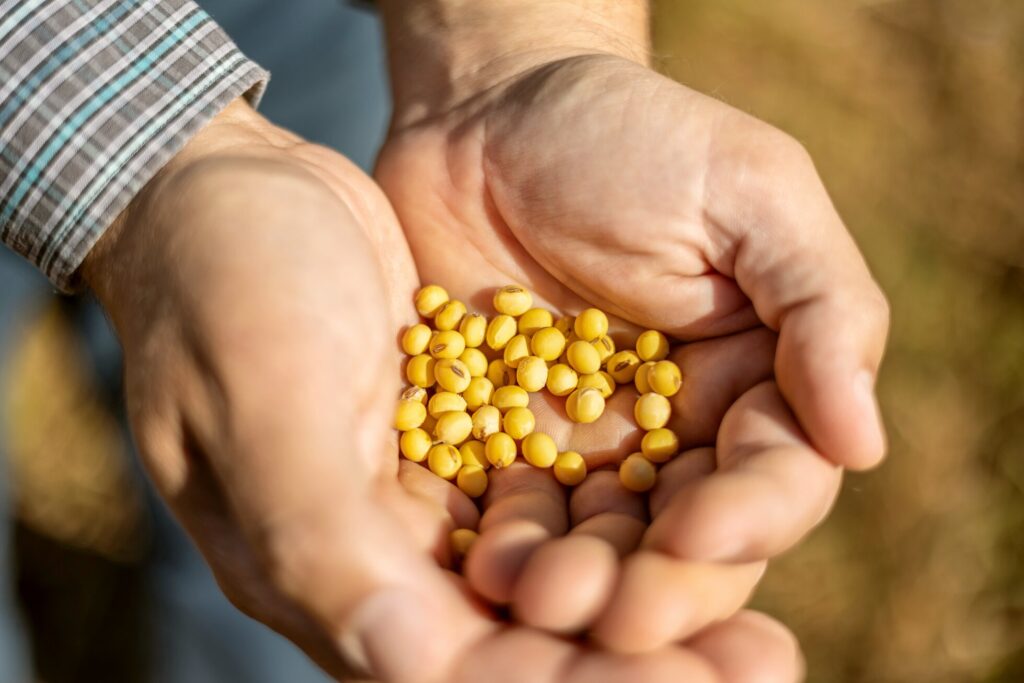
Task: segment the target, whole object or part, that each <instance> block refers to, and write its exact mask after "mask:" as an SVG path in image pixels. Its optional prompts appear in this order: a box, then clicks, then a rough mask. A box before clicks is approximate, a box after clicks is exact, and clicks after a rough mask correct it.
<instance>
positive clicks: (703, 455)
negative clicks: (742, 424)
mask: <svg viewBox="0 0 1024 683" xmlns="http://www.w3.org/2000/svg"><path fill="white" fill-rule="evenodd" d="M714 471H715V449H714V448H695V449H693V450H690V451H686V452H684V453H680V454H679V455H677V456H676V457H674V458H673V459H672V460H669V461H668V462H667V463H665V464H664V465H662V466H661V469H659V470H658V480H657V481H656V482H655V484H654V488H653V489H651V496H650V499H649V503H648V505H649V506H650V509H651V517H652V518H656V517H657V516H658V515H660V514H661V511H662V510H664V509H665V506H666V505H668V504H669V502H670V501H671V500H672V498H673V497H674V496H675V495H676V493H677V492H678V491H679V490H681V489H682V488H683V487H684V486H687V485H689V484H691V483H693V482H697V481H700V480H701V479H703V478H704V477H707V476H709V475H710V474H711V473H712V472H714Z"/></svg>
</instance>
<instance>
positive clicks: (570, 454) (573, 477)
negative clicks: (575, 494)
mask: <svg viewBox="0 0 1024 683" xmlns="http://www.w3.org/2000/svg"><path fill="white" fill-rule="evenodd" d="M586 478H587V461H586V460H584V459H583V456H582V455H580V454H579V453H577V452H576V451H565V452H564V453H559V454H558V457H557V458H555V479H557V480H558V481H559V483H561V484H564V485H565V486H577V485H579V484H580V483H582V481H583V480H584V479H586Z"/></svg>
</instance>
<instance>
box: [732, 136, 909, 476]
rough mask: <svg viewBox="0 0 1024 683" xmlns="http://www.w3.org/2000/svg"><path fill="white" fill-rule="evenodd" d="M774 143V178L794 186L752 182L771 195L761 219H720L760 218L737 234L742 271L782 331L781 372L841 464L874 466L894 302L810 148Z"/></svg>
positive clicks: (879, 452) (801, 412)
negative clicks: (880, 384) (879, 389)
mask: <svg viewBox="0 0 1024 683" xmlns="http://www.w3.org/2000/svg"><path fill="white" fill-rule="evenodd" d="M772 152H773V154H774V158H773V160H772V162H771V163H772V164H773V166H772V167H773V170H774V171H775V172H774V173H773V174H772V175H771V177H773V178H777V177H780V175H781V177H787V178H788V179H789V180H788V182H787V185H786V186H785V187H783V188H781V189H779V188H765V187H751V188H746V189H747V190H749V191H750V192H751V193H759V194H760V195H761V196H765V195H767V196H768V197H769V199H768V200H767V201H766V202H764V203H765V204H766V206H763V207H761V208H762V210H761V215H759V216H758V217H757V218H756V219H755V218H752V217H750V216H745V217H743V218H741V219H740V220H738V221H737V220H735V217H716V218H724V219H725V220H726V221H727V222H731V223H733V224H744V225H746V224H749V223H750V222H751V221H753V220H756V221H757V223H758V225H759V226H761V228H760V229H754V230H750V231H748V232H747V233H746V234H744V235H743V236H742V237H741V238H740V239H739V240H738V242H739V243H738V246H737V247H736V250H735V264H734V266H735V277H736V280H737V282H738V283H739V285H740V287H742V288H743V291H744V292H746V293H747V295H748V296H749V297H750V298H751V300H752V301H753V303H754V307H755V308H756V310H757V313H758V315H759V317H760V318H761V320H763V321H764V322H765V323H766V324H767V325H768V326H769V327H771V328H773V329H776V330H779V348H778V356H777V358H776V363H775V374H776V376H777V378H778V382H779V387H780V389H781V390H782V393H783V395H784V396H785V397H786V399H787V401H788V402H789V404H790V405H791V406H792V407H793V410H794V412H795V413H796V416H797V418H798V419H799V421H800V424H801V426H803V428H804V431H805V432H806V433H807V435H808V436H809V437H810V439H811V442H812V443H813V444H814V445H815V446H817V447H818V449H819V450H820V451H821V452H822V453H824V454H825V455H826V456H827V457H829V458H831V459H832V460H834V461H835V462H836V463H838V464H841V465H844V466H847V467H852V468H856V469H863V468H867V467H871V466H873V465H875V464H877V463H878V462H879V460H881V458H882V456H883V454H884V452H885V447H886V446H885V435H884V429H883V427H882V424H881V420H880V418H879V412H878V407H877V403H876V400H875V396H874V383H875V378H876V376H877V373H878V367H879V364H880V363H881V359H882V353H883V351H884V348H885V339H886V334H887V332H888V327H889V308H888V304H887V302H886V300H885V296H884V295H883V294H882V292H881V290H880V289H879V288H878V285H877V284H876V283H875V282H874V280H873V279H872V277H871V274H870V272H869V271H868V268H867V265H866V264H865V263H864V259H863V257H862V256H861V255H860V252H859V251H858V249H857V246H856V244H855V243H854V242H853V239H852V238H851V237H850V234H849V233H848V232H847V231H846V228H845V227H844V226H843V224H842V220H841V219H840V218H839V216H838V215H837V214H836V211H835V209H834V207H833V206H832V203H831V201H830V200H829V198H828V194H827V192H826V191H825V188H824V187H823V186H822V184H821V181H820V179H819V178H818V177H817V173H816V172H815V171H814V167H813V164H812V163H811V161H810V159H809V157H807V155H806V153H805V152H803V150H802V149H800V148H799V146H797V145H786V146H781V147H778V148H773V150H772ZM780 170H781V174H780V172H779V171H780ZM782 174H784V175H782ZM752 177H755V175H754V174H752ZM741 189H742V188H741ZM766 190H767V191H766ZM775 190H777V191H775Z"/></svg>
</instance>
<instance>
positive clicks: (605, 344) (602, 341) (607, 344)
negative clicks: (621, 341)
mask: <svg viewBox="0 0 1024 683" xmlns="http://www.w3.org/2000/svg"><path fill="white" fill-rule="evenodd" d="M590 345H591V346H593V347H594V349H595V350H596V351H597V356H598V358H600V359H601V364H602V365H604V363H605V362H606V361H607V360H608V359H609V358H611V357H612V355H614V353H615V340H613V339H612V338H611V337H609V336H607V335H605V336H604V337H599V338H598V339H595V340H594V341H592V342H590Z"/></svg>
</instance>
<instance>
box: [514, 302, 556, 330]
mask: <svg viewBox="0 0 1024 683" xmlns="http://www.w3.org/2000/svg"><path fill="white" fill-rule="evenodd" d="M554 324H555V319H554V318H553V317H552V316H551V311H545V310H544V309H543V308H531V309H530V310H528V311H527V312H526V313H523V314H522V315H521V316H519V334H525V335H527V336H530V335H532V334H536V333H537V332H538V331H540V330H542V329H544V328H545V327H551V326H552V325H554Z"/></svg>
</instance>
